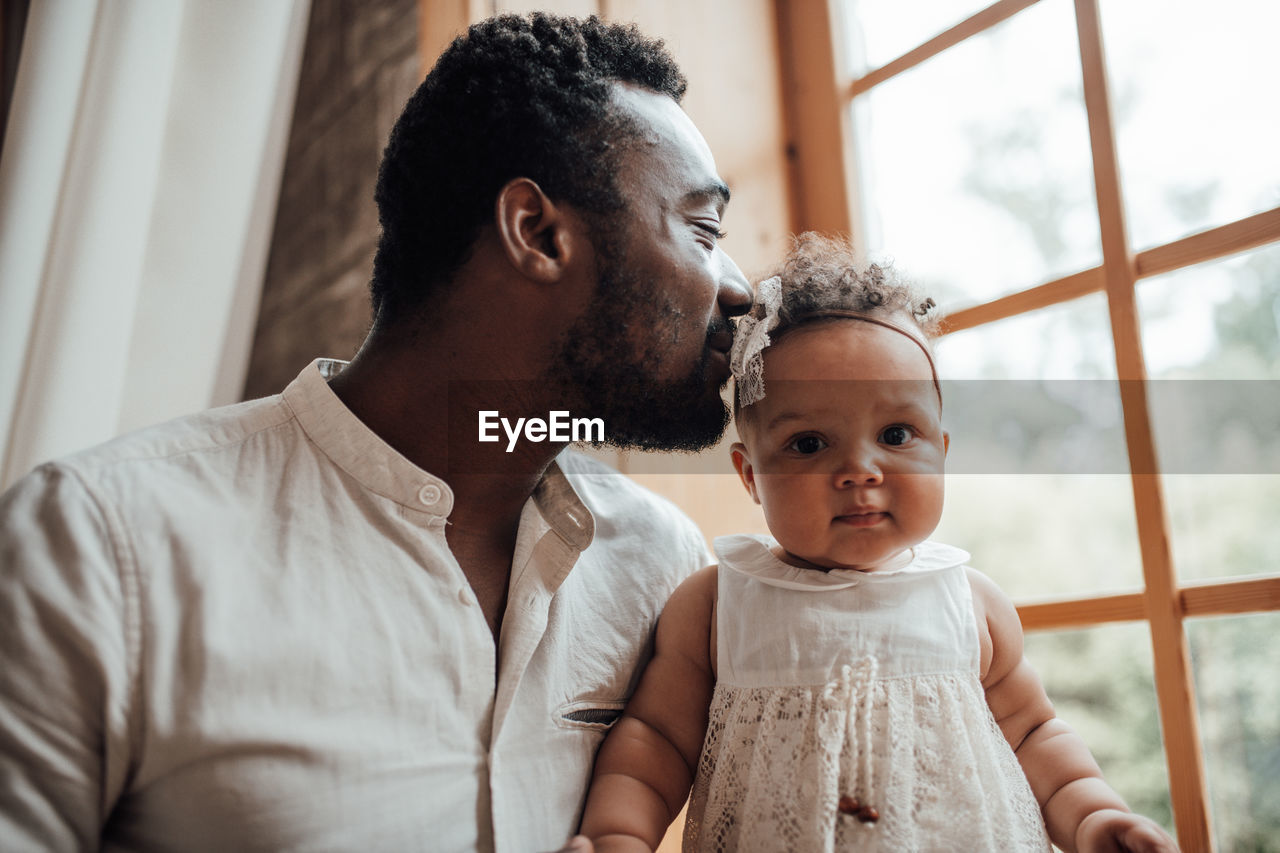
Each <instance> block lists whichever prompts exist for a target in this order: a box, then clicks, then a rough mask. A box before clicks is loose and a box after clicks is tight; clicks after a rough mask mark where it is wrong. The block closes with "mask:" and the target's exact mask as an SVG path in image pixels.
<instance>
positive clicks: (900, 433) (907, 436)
mask: <svg viewBox="0 0 1280 853" xmlns="http://www.w3.org/2000/svg"><path fill="white" fill-rule="evenodd" d="M910 440H911V428H910V427H904V426H891V427H885V430H884V432H882V433H880V441H881V442H883V443H884V444H888V445H889V446H891V447H897V446H898V445H900V444H906V443H907V442H908V441H910Z"/></svg>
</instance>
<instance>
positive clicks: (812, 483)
mask: <svg viewBox="0 0 1280 853" xmlns="http://www.w3.org/2000/svg"><path fill="white" fill-rule="evenodd" d="M764 381H765V397H764V399H763V400H760V401H758V402H756V403H755V404H753V405H751V406H749V407H747V408H746V409H744V410H743V412H742V413H741V414H740V416H739V420H738V429H739V433H740V434H741V436H742V439H743V443H741V444H735V445H734V449H733V455H734V465H735V466H736V467H737V468H738V473H739V475H740V476H741V477H742V481H743V483H744V485H746V487H747V490H748V491H749V492H751V496H752V497H753V498H755V499H756V501H757V502H758V503H760V504H761V505H762V506H763V507H764V515H765V520H766V521H767V522H768V524H769V530H770V532H772V533H773V535H774V537H775V538H776V539H777V540H778V542H779V543H780V544H781V545H782V547H783V548H784V549H785V550H786V552H787V554H788V557H789V559H790V561H791V562H795V563H796V564H797V565H808V566H815V567H819V568H828V569H829V568H848V569H860V570H874V569H875V568H877V567H879V566H883V565H885V564H886V563H889V562H891V561H893V560H894V559H895V558H897V557H899V556H900V555H901V554H902V553H903V552H904V551H905V550H906V549H907V548H910V547H911V546H912V545H915V544H916V543H918V542H921V541H923V540H924V539H926V538H927V537H928V536H929V534H930V533H932V532H933V529H934V528H935V527H937V525H938V519H939V517H940V516H941V515H942V491H943V484H942V478H943V460H944V459H945V457H946V453H947V444H948V436H947V434H946V433H945V432H944V431H943V429H942V421H941V405H940V403H939V401H938V396H937V391H936V390H935V388H934V385H933V373H932V370H931V369H930V364H929V360H928V358H926V357H925V354H924V352H923V351H922V350H921V349H920V347H919V346H917V345H916V344H915V343H914V342H913V341H911V340H910V339H909V338H907V337H906V336H905V335H903V334H901V333H899V332H895V331H893V330H892V329H886V328H883V327H881V326H877V325H874V324H872V323H865V322H861V321H858V320H849V319H844V320H832V321H825V322H821V323H818V324H816V325H814V326H809V327H804V328H801V329H797V330H795V331H792V332H790V333H788V334H787V335H785V336H784V337H783V338H782V339H781V340H780V341H778V342H777V343H776V344H774V345H772V346H770V347H769V348H768V349H766V350H765V351H764Z"/></svg>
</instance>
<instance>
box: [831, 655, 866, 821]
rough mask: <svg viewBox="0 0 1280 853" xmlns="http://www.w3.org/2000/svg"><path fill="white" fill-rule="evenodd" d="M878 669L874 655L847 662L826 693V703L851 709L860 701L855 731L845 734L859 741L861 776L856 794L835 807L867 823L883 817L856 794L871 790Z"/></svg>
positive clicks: (857, 783)
mask: <svg viewBox="0 0 1280 853" xmlns="http://www.w3.org/2000/svg"><path fill="white" fill-rule="evenodd" d="M878 669H879V666H878V664H877V662H876V659H875V658H874V657H873V656H871V655H867V656H866V657H864V658H862V659H861V660H859V661H858V662H857V664H855V665H854V666H849V665H847V664H846V665H845V666H844V667H842V668H841V671H840V678H838V679H837V680H835V681H833V682H831V683H830V684H828V685H827V688H826V690H825V691H824V696H823V698H824V700H826V702H828V703H832V704H834V705H837V706H843V707H844V708H845V709H850V708H852V706H853V704H854V702H855V701H856V702H857V711H856V712H855V716H854V720H855V724H854V726H853V728H852V731H851V730H850V729H849V728H846V729H845V736H846V737H853V738H856V739H857V740H858V741H860V742H859V743H858V744H857V751H858V758H859V759H860V760H859V762H858V764H859V767H858V773H857V776H858V778H857V780H856V782H855V788H854V791H855V793H854V794H844V795H842V796H841V797H840V800H839V802H838V803H837V804H836V810H837V811H838V812H840V814H844V815H849V816H851V817H854V818H857V819H858V820H859V821H860V822H862V823H865V824H874V823H875V822H876V821H878V820H879V819H880V812H879V811H878V810H877V809H876V807H875V806H872V805H870V804H865V803H863V802H862V801H861V800H860V799H859V797H858V796H857V793H858V792H861V793H862V794H863V795H866V794H869V793H870V792H871V783H872V778H871V772H872V770H871V691H872V689H873V687H874V684H873V682H874V681H875V677H876V671H877V670H878Z"/></svg>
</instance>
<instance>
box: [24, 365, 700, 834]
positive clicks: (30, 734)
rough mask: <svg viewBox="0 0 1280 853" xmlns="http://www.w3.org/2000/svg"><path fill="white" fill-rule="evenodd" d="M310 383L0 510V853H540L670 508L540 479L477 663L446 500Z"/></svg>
mask: <svg viewBox="0 0 1280 853" xmlns="http://www.w3.org/2000/svg"><path fill="white" fill-rule="evenodd" d="M334 366H335V363H331V362H323V361H320V362H316V363H315V364H313V365H310V366H308V367H307V369H305V370H304V371H303V372H302V374H301V375H300V376H299V377H298V378H297V379H296V380H295V381H294V382H293V383H291V384H290V386H289V387H288V388H287V389H286V390H285V391H284V393H283V394H282V395H279V396H276V397H271V398H267V399H263V400H256V401H252V402H248V403H242V404H239V405H236V406H230V407H227V408H223V409H215V410H212V411H209V412H205V413H203V414H200V415H195V416H192V417H189V418H183V419H179V420H176V421H173V422H171V423H168V424H164V425H161V426H159V427H155V428H152V429H149V430H144V431H142V432H140V433H135V434H133V435H130V436H126V437H124V438H122V439H118V440H116V441H113V442H110V443H108V444H106V445H103V446H101V447H98V448H94V449H93V450H90V451H86V452H84V453H81V454H79V455H76V456H72V457H70V458H68V459H65V460H62V461H60V462H55V463H50V464H48V465H45V466H42V467H41V468H39V469H37V470H36V471H34V472H33V473H31V474H30V475H28V476H27V477H26V478H24V479H23V480H22V481H20V482H19V483H18V484H17V485H15V486H14V488H13V489H11V490H10V491H9V492H8V493H7V494H6V495H4V496H3V498H2V499H0V654H2V655H3V659H2V666H0V848H3V849H5V850H9V851H15V850H73V849H84V850H87V849H97V848H99V847H101V849H104V850H148V851H151V850H184V851H195V850H246V851H247V850H286V849H306V850H334V851H339V850H341V851H350V850H358V851H382V850H388V851H409V850H457V851H462V850H468V851H469V850H491V849H492V850H497V851H530V850H551V849H555V848H557V847H558V846H559V845H561V844H562V843H563V842H564V841H565V840H566V839H567V838H568V837H569V835H571V834H572V833H573V832H574V830H575V829H576V826H577V822H578V819H579V815H580V810H581V807H582V800H583V797H584V794H585V790H586V786H587V781H588V777H589V774H590V770H591V764H592V760H593V759H594V756H595V751H596V749H597V747H598V746H599V744H600V742H601V740H602V739H603V736H604V732H605V730H606V728H607V724H608V722H609V721H611V718H612V717H613V716H614V714H615V713H616V712H617V711H618V710H619V709H620V708H621V707H622V706H623V704H624V702H625V701H626V699H627V697H628V696H630V694H631V692H632V690H633V688H634V686H635V680H636V679H637V678H638V675H639V671H640V668H641V666H642V665H643V663H644V661H645V660H646V659H647V656H648V654H649V643H650V638H651V633H652V628H653V625H654V623H655V621H656V619H657V616H658V613H659V612H660V610H661V608H662V605H663V604H664V603H665V601H666V599H667V597H668V595H669V594H670V593H671V591H672V590H673V589H674V587H675V586H676V584H678V583H679V581H680V580H682V579H683V578H684V577H685V576H687V575H688V574H689V573H690V572H692V571H693V570H695V569H697V568H699V567H700V566H702V565H704V564H706V562H707V559H706V550H705V545H704V544H703V540H702V537H701V535H700V534H699V532H698V530H697V528H696V527H695V526H694V525H693V523H692V522H690V521H689V519H688V518H687V517H685V516H684V515H683V514H681V513H680V512H679V510H677V509H676V508H675V507H674V506H672V505H671V504H669V503H667V502H665V501H663V500H661V499H660V498H657V497H655V496H653V495H652V494H650V493H648V492H646V491H644V490H642V489H640V488H639V487H638V486H636V485H634V484H633V483H632V482H631V481H630V480H628V479H627V478H626V477H624V476H622V475H620V474H618V473H616V472H613V471H611V470H610V469H608V468H607V467H605V466H602V465H599V464H597V463H595V462H593V461H591V460H588V459H586V458H584V457H582V456H580V455H577V454H573V453H566V454H562V455H561V457H560V459H559V460H558V465H557V464H553V465H552V466H551V468H550V469H549V470H548V472H547V474H546V476H545V477H544V478H543V480H542V481H541V483H540V484H539V485H538V488H537V490H536V491H535V493H534V495H533V497H532V498H531V499H530V501H529V502H528V503H527V504H526V505H525V508H524V511H523V515H522V516H521V522H520V529H519V534H518V537H517V544H516V550H515V557H514V560H513V562H512V572H511V582H510V590H509V594H508V601H507V606H506V612H505V615H504V617H503V621H502V630H501V636H500V639H499V641H498V644H497V647H496V648H495V645H494V641H493V636H492V634H491V633H490V631H489V628H488V626H487V625H486V623H485V620H484V617H483V615H482V614H481V612H480V608H479V606H478V604H477V602H476V599H475V597H474V595H473V594H472V592H471V589H470V587H469V585H468V583H467V580H466V578H465V577H464V575H463V573H462V571H461V569H460V567H459V566H458V563H457V561H456V560H455V559H454V556H453V554H452V553H451V552H450V550H449V547H448V544H447V543H446V540H445V535H444V531H445V526H446V524H447V519H448V516H449V512H450V510H451V508H452V504H453V495H452V493H451V491H450V489H449V486H448V484H446V483H445V482H444V481H443V480H441V479H439V478H437V477H434V476H432V475H431V474H429V473H427V472H425V471H423V470H421V469H419V468H417V467H416V466H414V465H413V464H412V463H410V462H409V461H408V460H406V459H405V458H404V457H402V456H400V455H399V454H398V453H396V451H394V450H392V449H391V448H390V447H389V446H388V445H387V444H385V443H384V442H383V441H381V440H380V439H379V438H378V437H377V436H376V435H374V434H373V433H372V432H370V431H369V430H368V429H367V428H366V427H365V426H364V425H363V424H362V423H361V422H360V421H359V420H358V419H357V418H356V417H355V416H354V415H353V414H352V413H351V412H350V411H349V410H348V409H347V408H346V407H345V406H343V405H342V403H341V402H340V401H339V400H338V398H337V397H336V396H335V395H334V394H333V392H332V391H330V390H329V387H328V384H327V383H326V381H325V378H326V373H330V372H331V371H333V370H334Z"/></svg>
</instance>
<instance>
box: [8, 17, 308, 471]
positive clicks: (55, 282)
mask: <svg viewBox="0 0 1280 853" xmlns="http://www.w3.org/2000/svg"><path fill="white" fill-rule="evenodd" d="M308 11H309V0H34V2H33V3H32V5H31V9H30V13H29V17H28V19H27V28H26V33H25V36H24V40H23V47H22V54H21V57H20V64H19V68H18V76H17V82H16V85H15V90H14V96H13V101H12V107H11V112H10V115H9V122H8V128H7V131H6V136H5V140H4V151H3V158H2V159H0V448H2V450H3V457H2V459H0V488H4V487H7V486H8V485H9V484H10V483H12V482H13V481H14V480H15V479H16V478H18V477H20V476H21V475H22V474H24V473H25V472H27V471H28V470H30V469H31V468H32V467H33V466H34V465H36V464H38V463H40V462H42V461H44V460H46V459H49V458H52V457H55V456H58V455H61V454H64V453H68V452H71V451H74V450H77V449H79V448H82V447H87V446H89V445H92V444H96V443H98V442H100V441H104V440H106V439H108V438H111V437H112V436H115V435H118V434H119V433H121V432H124V431H127V430H129V429H132V428H134V427H138V426H142V425H145V424H148V423H154V422H157V421H160V420H164V419H167V418H169V417H173V416H176V415H180V414H185V413H188V412H193V411H198V410H200V409H203V408H206V407H208V406H212V405H220V404H223V403H229V402H234V401H235V400H236V399H237V398H238V395H239V392H240V388H241V386H242V384H243V380H244V372H245V368H246V365H247V361H248V352H249V346H250V343H251V340H250V339H251V336H252V332H253V326H254V319H255V314H256V311H257V305H258V296H259V292H260V289H261V280H262V276H263V272H264V269H265V265H266V258H267V250H268V247H269V245H270V235H271V226H272V223H273V221H274V217H275V206H276V196H277V192H278V189H279V183H280V173H281V170H282V167H283V161H284V152H285V147H286V144H287V141H288V132H289V123H290V117H291V115H292V112H293V99H294V93H295V90H296V87H297V78H298V71H299V68H300V65H301V58H302V48H303V44H304V41H305V36H306V27H307V16H308Z"/></svg>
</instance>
